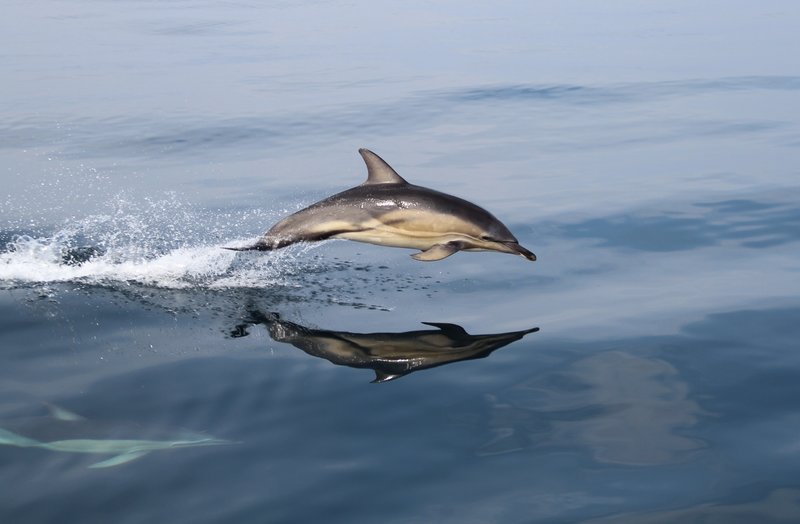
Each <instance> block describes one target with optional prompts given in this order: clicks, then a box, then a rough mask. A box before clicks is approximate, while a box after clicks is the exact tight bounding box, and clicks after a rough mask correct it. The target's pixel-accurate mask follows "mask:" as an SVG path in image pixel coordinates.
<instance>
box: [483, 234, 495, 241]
mask: <svg viewBox="0 0 800 524" xmlns="http://www.w3.org/2000/svg"><path fill="white" fill-rule="evenodd" d="M481 240H488V241H489V242H492V241H493V239H492V237H490V236H489V235H481Z"/></svg>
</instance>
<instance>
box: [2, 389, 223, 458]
mask: <svg viewBox="0 0 800 524" xmlns="http://www.w3.org/2000/svg"><path fill="white" fill-rule="evenodd" d="M47 407H48V408H49V410H50V414H49V416H46V417H33V418H29V419H23V420H16V421H13V420H12V421H7V422H6V423H0V445H6V446H16V447H20V448H40V449H47V450H50V451H60V452H64V453H88V454H95V455H110V456H111V457H110V458H108V459H105V460H102V461H100V462H97V463H95V464H92V465H91V466H89V467H90V468H109V467H112V466H119V465H121V464H127V463H128V462H131V461H132V460H136V459H138V458H140V457H143V456H145V455H147V454H148V453H151V452H153V451H160V450H166V449H176V448H189V447H197V446H217V445H222V444H232V442H231V441H228V440H222V439H217V438H213V437H209V436H207V435H202V434H196V433H190V432H186V431H182V432H178V433H177V434H174V435H169V436H165V437H164V438H159V439H136V438H130V437H132V436H133V434H135V433H139V434H141V432H142V429H141V428H136V427H133V428H125V427H123V426H121V425H119V424H105V425H103V424H99V423H93V422H91V421H88V420H86V419H85V418H84V417H82V416H80V415H77V414H75V413H72V412H71V411H68V410H66V409H64V408H61V407H58V406H54V405H50V404H48V405H47ZM116 437H128V438H116Z"/></svg>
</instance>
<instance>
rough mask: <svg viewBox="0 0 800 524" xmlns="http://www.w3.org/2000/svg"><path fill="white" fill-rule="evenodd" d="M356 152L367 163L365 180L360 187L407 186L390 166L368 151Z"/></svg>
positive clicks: (360, 150) (362, 149)
mask: <svg viewBox="0 0 800 524" xmlns="http://www.w3.org/2000/svg"><path fill="white" fill-rule="evenodd" d="M358 152H359V153H360V154H361V156H362V157H363V158H364V162H366V163H367V180H366V181H365V182H364V183H363V184H361V185H362V186H367V185H372V184H408V182H406V181H405V180H404V179H403V177H401V176H400V175H398V174H397V171H395V170H394V169H392V166H390V165H389V164H387V163H386V161H385V160H384V159H382V158H381V157H379V156H378V155H376V154H375V153H373V152H372V151H370V150H369V149H364V148H361V149H359V150H358Z"/></svg>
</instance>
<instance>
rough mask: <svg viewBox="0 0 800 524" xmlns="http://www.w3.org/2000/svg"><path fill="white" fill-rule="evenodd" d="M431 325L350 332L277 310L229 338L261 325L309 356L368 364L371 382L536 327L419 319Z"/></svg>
mask: <svg viewBox="0 0 800 524" xmlns="http://www.w3.org/2000/svg"><path fill="white" fill-rule="evenodd" d="M422 323H423V324H425V325H428V326H432V327H434V328H436V329H425V330H417V331H405V332H400V333H350V332H348V331H331V330H325V329H312V328H308V327H305V326H301V325H300V324H295V323H294V322H288V321H286V320H282V319H281V318H280V316H279V315H278V314H277V313H267V314H263V313H259V312H252V313H251V317H250V319H249V323H248V324H242V325H239V326H237V328H236V330H235V331H234V332H233V333H232V336H234V337H241V336H245V335H247V334H248V333H247V327H248V326H249V325H252V324H265V325H266V326H267V329H268V331H269V335H270V337H272V339H273V340H276V341H278V342H284V343H286V344H291V345H293V346H295V347H296V348H299V349H301V350H303V351H305V352H306V353H308V354H309V355H311V356H314V357H319V358H324V359H325V360H328V361H329V362H332V363H334V364H336V365H340V366H349V367H353V368H362V369H363V368H371V369H372V370H373V371H375V380H373V381H372V382H374V383H375V382H388V381H390V380H394V379H396V378H399V377H402V376H405V375H408V374H409V373H413V372H415V371H419V370H422V369H430V368H434V367H437V366H443V365H445V364H451V363H454V362H460V361H462V360H472V359H478V358H485V357H488V356H489V355H490V354H491V353H492V352H494V351H495V350H497V349H500V348H501V347H503V346H507V345H508V344H511V343H512V342H516V341H517V340H520V339H522V338H523V337H524V336H525V335H527V334H528V333H535V332H537V331H539V328H538V327H536V328H531V329H524V330H522V331H510V332H508V333H495V334H486V335H470V334H469V333H467V332H466V330H464V328H462V327H461V326H459V325H457V324H447V323H441V322H422Z"/></svg>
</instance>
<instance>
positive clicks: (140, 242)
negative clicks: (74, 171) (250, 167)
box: [0, 195, 314, 288]
mask: <svg viewBox="0 0 800 524" xmlns="http://www.w3.org/2000/svg"><path fill="white" fill-rule="evenodd" d="M271 221H272V220H271V217H269V216H265V214H264V213H261V212H258V211H253V210H247V211H241V212H239V213H236V214H231V213H217V214H211V213H208V212H201V211H196V210H193V209H191V208H189V207H187V206H185V205H183V204H182V203H181V202H179V201H178V200H177V199H176V198H175V197H174V195H170V196H169V198H167V199H165V200H158V201H156V200H149V199H145V201H144V202H141V201H139V202H134V201H131V200H130V199H128V198H124V196H121V195H118V196H117V198H115V199H113V200H112V201H111V202H110V203H109V206H108V209H107V212H104V213H102V214H95V215H91V216H88V217H85V218H80V219H78V218H73V219H70V220H68V221H67V222H66V223H65V224H64V225H62V226H61V227H59V228H57V230H56V231H55V232H53V233H50V234H29V235H20V236H16V237H14V238H13V239H11V241H10V242H8V243H7V244H6V246H5V249H4V251H3V252H0V287H6V288H8V287H16V286H24V285H30V284H46V283H58V282H77V283H85V284H97V285H112V286H116V285H127V284H134V283H135V284H140V285H145V286H154V287H163V288H191V287H200V288H227V287H269V286H273V285H285V283H286V280H287V279H286V277H287V276H288V275H295V274H298V273H299V272H303V271H305V270H308V269H309V265H311V266H314V262H313V261H310V260H308V257H303V256H298V254H301V253H302V254H304V252H305V251H306V249H305V248H299V249H297V248H296V249H288V250H281V251H280V252H275V253H260V252H253V253H246V252H245V253H238V252H235V251H228V250H225V249H223V247H225V246H234V245H245V244H251V243H253V242H254V241H255V239H254V238H248V239H243V238H230V239H226V237H230V236H232V235H231V233H232V232H234V231H237V230H247V229H253V227H254V226H253V223H256V224H258V225H257V226H255V227H256V228H257V229H256V231H258V230H263V228H264V227H265V226H266V225H268V224H269V223H271ZM0 249H2V246H0Z"/></svg>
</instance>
